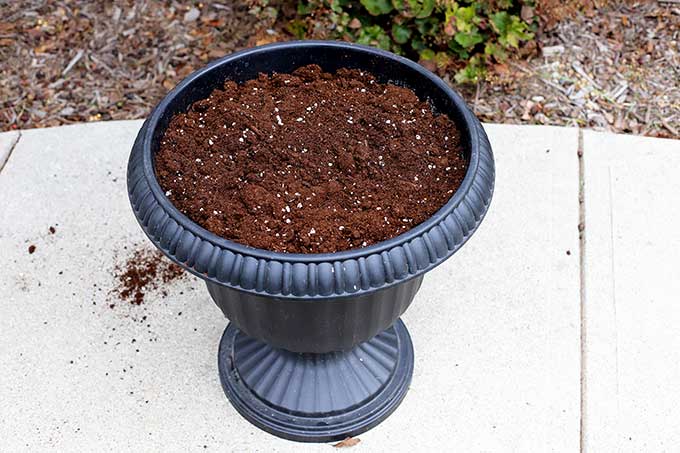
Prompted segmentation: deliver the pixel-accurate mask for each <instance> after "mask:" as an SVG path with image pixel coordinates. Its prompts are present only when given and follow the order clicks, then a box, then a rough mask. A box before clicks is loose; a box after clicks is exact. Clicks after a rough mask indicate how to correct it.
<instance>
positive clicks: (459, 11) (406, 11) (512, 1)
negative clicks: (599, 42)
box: [254, 0, 536, 83]
mask: <svg viewBox="0 0 680 453" xmlns="http://www.w3.org/2000/svg"><path fill="white" fill-rule="evenodd" d="M254 1H255V3H256V4H259V5H256V8H272V7H273V6H272V5H274V4H275V3H276V2H275V1H271V0H254ZM533 1H534V0H461V1H454V0H359V1H357V0H307V1H303V0H299V1H298V4H297V14H295V17H293V18H292V19H290V20H289V21H288V23H287V29H288V31H289V32H290V33H292V34H293V35H294V36H295V37H297V38H299V39H305V38H307V39H309V38H316V39H344V40H350V41H355V42H358V43H360V44H368V45H372V46H376V47H380V48H383V49H386V50H390V51H392V52H395V53H398V54H401V55H405V56H407V57H409V58H412V59H415V60H420V61H421V62H422V63H424V64H425V65H426V66H428V67H430V68H431V69H434V70H438V71H439V72H441V73H445V72H455V79H456V81H457V82H459V83H463V82H476V81H478V80H480V79H481V78H483V77H484V75H485V73H486V68H487V67H488V66H489V65H492V64H495V63H500V62H502V61H503V60H504V59H505V58H506V57H507V55H508V53H510V52H513V51H516V50H518V49H519V48H520V46H521V45H522V43H523V42H525V41H529V40H531V39H533V37H534V29H535V28H536V24H535V23H534V20H535V19H534V15H533ZM279 4H281V2H279Z"/></svg>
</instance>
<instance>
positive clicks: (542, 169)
mask: <svg viewBox="0 0 680 453" xmlns="http://www.w3.org/2000/svg"><path fill="white" fill-rule="evenodd" d="M140 126H141V122H140V121H123V122H106V123H91V124H82V125H75V126H67V127H61V128H54V129H43V130H28V131H22V133H21V136H20V137H19V134H18V133H9V134H0V156H3V155H6V154H8V153H9V150H11V149H12V146H13V147H14V149H13V151H12V153H11V156H10V157H9V159H8V160H7V163H6V164H5V166H4V168H3V169H2V171H0V251H2V257H3V262H2V265H1V267H0V294H2V295H3V297H2V299H1V300H0V367H1V368H0V369H2V372H1V373H0V408H1V409H0V451H12V452H14V451H44V450H51V451H82V450H84V449H85V450H91V451H164V452H167V451H178V452H179V451H195V450H198V451H206V449H207V451H214V450H219V451H249V452H250V451H267V452H269V451H300V450H301V449H302V450H303V451H331V450H330V448H331V447H329V446H328V445H325V444H321V445H302V447H304V448H301V444H297V443H293V442H288V441H284V440H281V439H278V438H276V437H273V436H271V435H269V434H266V433H264V432H262V431H260V430H258V429H257V428H255V427H253V426H252V425H250V424H249V423H248V422H246V421H245V420H244V419H242V418H241V417H240V416H239V415H238V414H237V413H236V411H235V410H234V409H233V408H232V407H231V405H230V404H229V403H228V401H227V400H226V398H225V396H224V394H223V392H222V389H221V386H220V384H219V379H218V375H217V369H216V366H217V364H216V353H217V345H218V341H219V338H220V335H221V333H222V330H223V329H224V327H225V326H226V324H227V320H225V319H224V317H223V316H222V315H221V312H220V311H219V310H218V309H217V307H216V306H215V305H214V304H213V303H212V301H211V300H210V297H209V296H208V293H207V291H206V290H205V288H204V285H203V284H202V283H201V282H200V281H199V280H198V279H195V278H194V277H190V278H186V279H184V280H180V281H177V282H174V283H173V284H171V285H170V286H169V287H168V288H166V289H167V291H168V296H167V297H165V298H163V297H162V296H161V294H160V293H158V292H155V293H152V294H150V295H148V296H147V298H146V301H145V303H144V304H143V305H141V306H133V305H129V304H124V303H120V302H117V303H116V307H115V308H114V309H111V308H109V304H110V303H111V297H112V296H111V295H110V294H109V293H110V291H111V290H112V289H113V287H114V284H115V282H114V278H113V275H112V271H113V267H114V266H115V264H116V263H121V262H123V261H124V260H125V258H126V257H127V256H129V254H130V253H131V251H132V250H133V249H134V248H135V247H148V248H150V247H151V246H150V245H148V244H147V241H146V239H145V238H144V235H143V233H142V232H141V230H140V229H139V227H138V226H137V224H136V222H135V220H134V217H133V215H132V213H131V211H130V208H129V205H128V202H127V195H126V190H125V166H126V162H127V156H128V153H129V150H130V147H131V145H132V141H133V140H134V136H135V134H136V131H137V130H138V128H139V127H140ZM485 127H486V129H487V131H488V133H489V136H490V139H491V142H492V145H493V148H494V151H495V156H496V164H497V182H496V193H495V196H494V200H493V203H492V207H491V209H490V211H489V214H488V216H487V219H486V220H485V222H484V223H483V224H482V226H481V227H480V229H479V230H478V232H477V233H476V234H475V236H473V238H472V239H471V240H470V241H469V243H468V244H466V245H465V246H464V247H463V249H462V250H461V251H460V252H459V253H457V254H456V255H455V256H454V257H453V258H452V259H450V260H448V261H447V262H446V263H445V264H444V265H442V266H440V267H439V268H437V269H435V270H434V271H432V272H431V273H429V274H428V275H427V276H426V278H425V281H424V283H423V286H422V289H421V291H420V292H419V294H418V295H417V296H416V300H415V301H414V303H413V305H412V306H411V308H410V309H409V310H408V311H407V313H406V315H405V316H404V321H405V323H406V325H407V327H408V328H409V330H410V333H411V336H412V338H413V341H414V346H415V352H416V366H415V373H414V378H413V383H412V385H411V388H410V391H409V393H408V394H407V396H406V399H405V400H404V402H403V403H402V405H401V406H400V407H399V408H398V409H397V411H396V412H395V413H394V414H393V415H392V416H391V417H389V418H388V419H387V420H386V421H385V422H383V423H382V424H380V425H379V426H378V427H376V428H374V429H373V430H371V431H369V432H367V433H365V434H363V435H361V436H360V439H361V443H359V444H358V445H357V446H355V447H353V448H352V451H367V452H368V451H404V452H406V451H408V452H411V451H416V450H417V451H451V450H455V451H574V452H575V451H579V448H580V445H581V444H583V445H584V446H586V447H589V448H588V450H589V451H611V450H612V448H610V447H612V446H613V447H617V448H618V449H622V448H629V447H630V448H631V451H634V450H632V448H633V447H637V451H646V450H648V449H651V450H660V449H661V450H662V449H663V448H659V447H663V446H664V445H665V446H666V447H667V448H668V449H670V446H671V445H677V444H678V437H677V436H678V431H677V430H676V429H675V427H674V426H673V422H672V420H673V419H676V420H677V418H678V416H680V409H677V408H678V407H680V401H678V400H677V395H679V394H680V392H679V391H678V390H680V383H679V382H680V380H679V379H678V378H679V377H680V376H679V375H678V370H679V368H678V367H677V363H679V360H678V359H680V356H678V354H680V353H678V351H679V350H680V348H678V346H680V341H679V340H678V338H679V336H678V334H677V332H676V331H674V330H673V326H677V325H678V322H680V306H678V305H677V304H673V302H675V301H677V300H678V297H677V294H678V290H680V288H679V287H678V286H677V278H675V280H674V279H673V277H674V276H675V277H677V271H676V270H677V269H678V267H679V266H678V265H679V264H680V253H679V252H680V244H679V243H678V236H677V234H675V231H676V229H677V228H674V226H675V225H677V223H678V221H680V212H679V211H677V209H678V201H679V198H680V195H679V194H680V186H678V184H679V183H678V182H677V181H678V179H677V178H676V177H675V175H674V171H675V169H677V168H678V165H677V164H678V163H680V162H679V160H680V142H679V141H669V140H666V141H664V140H652V139H641V138H635V137H620V136H614V135H606V134H596V133H591V132H585V133H584V134H583V147H584V149H583V152H584V155H585V159H584V161H583V163H584V170H585V171H584V173H583V174H582V175H580V173H579V160H578V157H577V151H578V149H579V134H580V132H579V131H578V130H577V129H565V128H555V127H538V126H502V125H486V126H485ZM17 139H18V142H17V143H16V144H15V143H14V142H16V141H17ZM5 150H7V151H5ZM3 153H4V154H3ZM628 162H630V163H628ZM674 164H675V165H674ZM607 168H609V170H607ZM612 169H613V170H612ZM603 174H604V175H605V176H607V175H609V174H612V175H613V176H612V178H613V179H612V181H614V182H613V183H608V182H607V181H609V180H608V179H607V178H608V177H609V176H607V178H604V179H603V176H602V175H603ZM591 178H592V179H593V181H594V182H592V183H591ZM581 179H585V184H584V190H585V195H586V203H585V211H580V208H579V202H578V200H579V182H580V180H581ZM608 184H609V185H608ZM611 194H614V197H616V198H614V199H615V200H616V203H612V202H611ZM619 194H620V195H619ZM608 197H609V198H608ZM612 213H613V214H612ZM638 214H640V215H639V216H638ZM583 215H585V220H586V243H585V245H586V246H585V248H584V249H583V252H584V255H583V257H582V256H581V251H582V249H581V248H580V246H579V231H578V224H579V221H580V220H581V216H583ZM612 216H613V218H614V220H612ZM650 225H651V226H650ZM50 226H54V227H55V228H56V233H55V234H49V232H48V228H49V227H50ZM648 243H649V244H648ZM29 245H35V246H36V250H35V252H34V253H33V254H29V253H28V247H29ZM614 250H616V252H614ZM581 259H583V263H584V265H581ZM582 272H583V273H584V275H585V280H584V281H583V282H582V281H581V273H582ZM636 277H637V278H636ZM614 279H615V280H616V284H615V285H614V284H613V283H612V282H613V281H614ZM672 282H675V283H672ZM651 286H653V288H651ZM612 288H614V289H615V292H616V298H615V299H613V298H612V295H611V294H610V292H611V291H612ZM612 300H615V301H616V303H612ZM640 304H644V305H640ZM642 307H644V310H643V309H642ZM582 309H583V310H582ZM613 310H614V311H615V313H614V315H613V316H614V317H612V311H613ZM582 311H583V312H582ZM180 313H181V315H180ZM144 316H146V318H145V319H143V317H144ZM589 317H591V318H589ZM582 325H583V326H584V327H585V329H584V331H583V334H584V336H583V340H584V347H583V348H582V331H581V326H582ZM612 326H614V327H612ZM676 330H677V329H676ZM133 339H134V342H133ZM582 351H583V356H584V357H585V358H586V361H585V362H584V364H585V365H587V367H585V366H583V364H582ZM637 364H639V366H638V365H637ZM672 366H675V368H672ZM613 369H616V370H617V373H614V372H613V371H612V370H613ZM612 373H614V374H612ZM622 373H623V374H622ZM624 374H625V376H624ZM612 376H614V377H612ZM582 377H583V378H584V382H583V385H582V382H581V381H582ZM644 378H646V379H648V381H647V382H644V383H641V382H640V381H639V380H640V379H644ZM613 383H617V386H616V387H613ZM614 389H615V390H614ZM672 392H674V396H671V397H668V394H669V393H672ZM582 397H583V398H585V400H584V405H583V407H582V404H581V400H582ZM614 397H616V398H615V399H614V400H612V398H614ZM612 401H616V404H614V403H613V402H612ZM657 401H658V403H657ZM612 417H613V418H614V419H615V420H616V422H615V423H612V419H613V418H612ZM635 417H638V418H639V417H647V418H646V419H644V421H643V422H640V420H639V419H638V420H637V425H634V426H633V423H635V422H636V419H635ZM664 417H665V418H664ZM655 426H656V427H660V428H659V429H660V431H656V430H655V429H654V427H655ZM629 435H630V437H633V438H634V441H629V440H628V437H629ZM661 436H663V439H662V440H663V441H664V442H666V443H659V440H658V439H659V437H661ZM611 438H615V440H613V441H611V442H609V443H608V442H607V439H611ZM624 441H625V442H628V443H625V442H624ZM613 442H615V443H613ZM636 442H637V443H636ZM646 446H647V447H649V448H645V447H646ZM614 449H616V448H614Z"/></svg>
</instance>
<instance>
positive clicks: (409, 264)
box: [128, 40, 494, 297]
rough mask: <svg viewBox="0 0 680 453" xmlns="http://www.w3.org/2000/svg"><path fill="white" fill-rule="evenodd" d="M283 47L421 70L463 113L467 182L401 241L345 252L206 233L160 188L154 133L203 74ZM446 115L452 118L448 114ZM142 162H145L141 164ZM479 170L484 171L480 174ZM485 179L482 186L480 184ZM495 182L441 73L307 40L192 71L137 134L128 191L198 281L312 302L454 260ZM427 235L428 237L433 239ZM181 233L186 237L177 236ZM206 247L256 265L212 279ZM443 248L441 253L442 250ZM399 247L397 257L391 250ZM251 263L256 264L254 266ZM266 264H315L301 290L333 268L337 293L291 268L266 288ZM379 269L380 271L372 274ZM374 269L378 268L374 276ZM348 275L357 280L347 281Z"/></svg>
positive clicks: (378, 53)
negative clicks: (286, 249)
mask: <svg viewBox="0 0 680 453" xmlns="http://www.w3.org/2000/svg"><path fill="white" fill-rule="evenodd" d="M285 48H297V49H305V48H328V49H332V50H335V51H342V50H349V51H351V52H353V53H356V52H360V53H364V54H369V55H371V56H375V57H378V58H382V59H389V60H392V61H394V62H396V63H397V64H398V65H403V66H407V67H408V68H409V69H410V70H412V71H415V72H417V73H418V74H419V75H420V76H421V77H424V78H427V79H428V80H429V81H430V82H431V83H432V84H434V85H435V86H436V88H437V89H438V90H440V91H441V93H442V96H446V97H448V98H449V100H450V101H451V102H452V105H453V107H454V109H456V110H457V112H456V113H457V114H459V115H460V117H461V119H462V120H461V121H456V126H457V128H458V129H459V132H460V133H461V135H462V136H463V143H464V146H466V147H467V149H468V150H469V153H470V154H469V155H470V159H469V164H468V169H467V172H466V174H465V177H464V179H463V182H462V184H461V185H460V187H459V188H458V189H457V190H456V191H455V192H454V194H453V195H452V196H451V198H449V200H448V201H447V202H446V203H445V204H444V205H443V206H442V207H440V208H439V209H438V210H437V211H436V212H435V213H434V214H433V215H432V216H431V217H430V218H428V219H427V220H426V221H424V222H422V223H421V224H419V225H417V226H415V227H413V228H411V229H409V230H407V231H405V232H404V233H401V234H399V235H398V236H395V237H393V238H391V239H388V240H386V241H381V242H378V243H376V244H373V245H370V246H367V247H363V248H358V249H350V250H343V251H340V252H336V253H312V254H300V253H281V252H274V251H270V250H266V249H260V248H255V247H249V246H246V245H243V244H239V243H237V242H234V241H232V240H229V239H226V238H224V237H221V236H218V235H216V234H214V233H212V232H210V231H208V230H207V229H205V228H204V227H202V226H201V225H199V224H197V223H196V222H194V221H192V220H191V219H189V218H188V217H187V216H186V215H185V214H183V213H182V212H180V210H179V209H177V207H175V206H174V204H172V202H170V200H169V199H168V198H167V196H166V195H165V192H164V191H163V190H162V189H161V187H160V184H159V183H158V180H157V178H156V173H155V168H154V156H153V151H152V149H153V147H152V142H153V137H154V131H155V130H156V129H157V128H159V127H160V124H161V121H162V117H163V114H164V112H165V111H166V110H167V109H168V107H169V106H170V105H171V103H172V102H173V101H175V99H176V98H177V97H178V96H180V95H181V94H182V92H184V91H185V90H187V89H189V88H190V86H191V85H192V84H193V83H196V82H197V81H198V80H200V79H201V78H202V77H203V76H204V75H205V74H206V73H208V72H210V71H213V70H215V69H216V68H218V67H220V66H221V65H225V64H229V63H232V62H233V61H235V60H238V59H241V58H244V57H247V56H256V55H258V54H265V55H266V54H267V53H268V52H270V51H272V50H273V49H285ZM395 80H398V79H395ZM441 113H442V114H450V113H451V112H450V111H449V112H441ZM138 147H139V148H141V149H139V150H135V148H138ZM136 152H137V153H141V156H135V153H136ZM139 160H141V162H140V161H139ZM139 164H141V167H142V168H141V174H140V173H139V169H138V168H136V166H139ZM480 166H481V167H483V168H482V169H481V170H482V171H481V173H480ZM480 175H481V177H482V179H484V181H481V182H480ZM141 180H144V181H145V183H146V186H145V187H143V188H141V189H140V188H139V186H140V185H142V184H139V183H140V181H141ZM493 185H494V165H493V155H492V152H491V147H490V145H489V144H488V139H487V138H486V134H485V133H484V131H483V129H482V127H481V124H480V123H479V120H477V118H476V117H475V116H474V115H473V114H472V112H471V111H470V109H469V108H468V106H467V104H466V103H465V101H463V99H462V98H461V97H460V95H458V93H456V92H455V91H454V90H453V89H452V88H451V87H449V86H448V85H447V84H446V83H445V82H444V81H443V80H442V79H440V78H439V77H438V76H436V75H435V74H433V73H432V72H430V71H428V70H427V69H425V68H424V67H423V66H421V65H419V64H418V63H416V62H413V61H411V60H408V59H407V58H404V57H401V56H398V55H395V54H392V53H391V52H387V51H384V50H380V49H376V48H372V47H368V46H363V45H358V44H353V43H346V42H338V41H312V40H310V41H289V42H284V43H274V44H268V45H264V46H259V47H254V48H249V49H245V50H242V51H240V52H236V53H233V54H230V55H228V56H225V57H223V58H221V59H218V60H216V61H213V62H211V63H209V64H208V65H206V66H205V67H203V68H201V69H199V70H197V71H195V72H194V73H192V74H191V75H189V76H188V77H187V78H185V79H184V80H183V81H182V82H180V83H179V84H178V85H177V86H176V87H175V88H174V89H172V90H171V91H170V92H169V93H168V94H167V95H166V96H165V97H164V98H163V99H162V100H161V102H160V103H159V104H158V105H157V106H156V107H155V108H154V110H153V111H152V113H151V116H150V117H149V118H148V119H147V121H146V122H145V124H144V125H143V126H142V129H141V130H140V132H139V135H138V137H137V141H136V143H135V147H134V148H133V152H132V154H131V157H130V163H129V166H128V191H129V195H130V199H131V202H132V205H133V209H134V211H135V214H136V217H137V219H138V221H139V222H140V224H141V225H142V228H143V229H144V231H145V233H146V234H147V236H149V238H150V239H151V240H152V242H154V244H155V245H156V246H157V247H158V248H160V249H161V250H162V251H163V252H164V253H165V254H166V255H168V256H169V257H170V258H171V259H173V260H174V261H176V262H178V263H179V264H180V265H182V266H183V267H184V268H186V269H187V270H189V271H191V272H192V273H194V274H195V275H197V276H199V277H201V278H204V279H207V280H210V281H213V282H216V283H219V284H222V285H226V286H230V287H232V288H234V289H241V290H246V291H249V292H257V293H263V292H264V293H266V294H270V295H283V296H284V297H286V296H292V297H295V296H297V297H309V296H316V295H318V296H323V297H327V296H329V295H335V296H336V297H337V295H348V293H351V295H356V293H357V292H358V293H363V292H366V291H368V290H371V291H372V290H377V289H381V288H384V287H386V286H391V285H392V284H396V283H399V282H401V281H404V280H407V279H410V278H413V277H415V276H417V275H420V274H422V273H424V272H426V271H428V270H430V269H431V268H433V267H434V266H436V265H438V264H440V263H441V262H443V261H444V260H445V259H447V258H448V257H450V256H451V255H452V254H453V253H454V252H455V251H456V250H457V249H458V248H460V246H462V245H463V244H464V243H465V242H466V241H467V239H468V238H469V237H470V236H471V235H472V233H473V232H474V231H475V230H476V228H477V226H478V225H479V223H480V222H481V220H482V218H483V217H484V214H485V213H486V211H487V209H488V206H489V203H490V200H491V195H492V193H493ZM136 192H138V193H136ZM148 192H151V194H152V195H153V198H154V199H155V200H154V201H155V203H153V202H149V200H148ZM470 198H473V199H470ZM158 207H160V208H161V210H162V211H164V219H163V221H164V222H165V223H167V220H168V218H169V219H171V220H173V221H174V222H176V223H177V225H178V228H176V230H179V231H180V233H178V232H177V231H173V232H174V233H176V234H175V244H174V245H173V246H168V247H163V246H162V245H161V242H163V241H162V240H161V237H160V236H163V234H165V236H166V238H165V239H166V242H167V241H168V240H169V239H168V238H167V236H168V235H169V234H170V232H168V231H166V230H167V229H168V228H166V226H167V225H166V224H164V225H163V226H158V228H157V229H160V230H162V231H161V232H158V231H156V232H155V233H154V232H153V231H151V230H153V229H152V228H151V226H150V225H149V222H150V221H151V220H152V217H153V215H152V214H153V213H154V211H156V210H157V208H158ZM458 211H465V212H458ZM453 214H455V217H456V218H455V219H454V220H453V221H452V222H453V223H451V222H448V223H447V219H449V218H450V217H451V216H452V215H453ZM456 224H457V225H456ZM447 226H448V228H447ZM179 227H181V228H179ZM435 229H438V231H437V233H438V236H437V237H436V238H435V237H434V236H433V235H432V232H433V231H434V230H435ZM453 230H455V231H453ZM187 233H189V236H190V237H189V236H187V241H189V242H191V243H192V245H193V246H189V245H188V246H187V247H186V248H187V250H186V251H185V252H186V253H183V255H186V259H181V258H182V257H181V256H178V253H174V252H172V251H171V249H173V248H176V247H179V246H178V245H177V243H178V242H181V239H182V238H184V236H185V235H186V234H187ZM428 233H430V234H429V235H428ZM178 235H179V236H181V237H180V238H177V236H178ZM154 236H156V237H154ZM440 236H443V237H440ZM416 241H418V244H416V243H415V242H416ZM202 242H207V243H209V244H210V245H211V246H212V247H210V248H211V249H221V251H225V252H231V253H232V254H233V255H234V256H235V257H236V258H233V257H230V259H231V260H232V261H237V262H238V265H239V266H240V267H241V268H242V267H244V262H245V261H246V260H251V266H250V268H251V269H249V270H247V271H246V270H244V269H241V268H239V273H240V274H242V275H241V276H233V275H231V274H232V273H233V272H231V270H230V271H229V272H228V273H229V275H228V276H227V277H228V278H224V279H223V278H217V277H215V274H217V273H219V271H216V270H215V269H209V268H210V267H212V268H214V267H215V262H216V261H218V260H217V259H214V258H213V257H207V256H204V257H203V259H202V261H203V262H204V263H203V265H201V266H197V265H195V263H196V262H197V261H200V260H201V257H200V256H197V255H200V252H201V250H198V249H200V248H201V247H200V246H201V243H202ZM435 242H436V243H435ZM442 244H443V245H442ZM409 245H410V247H409ZM442 247H443V249H444V250H442ZM395 250H396V254H395V253H393V252H395ZM211 252H212V250H211ZM207 253H208V252H205V253H204V255H206V254H207ZM212 255H214V253H212ZM372 257H380V258H381V260H382V263H373V264H371V263H367V262H366V261H367V259H368V258H372ZM208 261H210V264H208V263H207V262H208ZM252 261H254V262H255V263H254V264H253V263H252ZM263 261H264V262H265V263H271V262H275V263H278V264H280V265H281V266H284V267H286V266H287V267H291V266H292V267H297V266H296V265H299V266H302V267H304V268H308V267H309V266H310V265H311V266H315V269H314V270H310V272H309V278H307V269H304V270H303V269H299V270H298V272H297V274H303V273H304V274H305V275H304V276H300V275H298V277H299V278H303V279H304V280H305V283H304V284H303V283H300V284H299V285H297V286H300V285H303V286H305V287H309V286H310V285H311V283H310V282H309V281H307V280H311V279H312V273H313V272H317V273H320V272H321V271H320V270H319V269H318V268H319V267H320V266H319V265H323V264H326V263H328V264H330V265H332V266H333V268H332V269H330V273H331V274H333V273H335V274H336V275H334V276H333V275H330V276H327V277H328V278H330V279H331V280H333V281H331V282H330V283H329V284H328V285H330V286H331V287H332V290H331V291H330V292H329V291H328V290H326V289H324V288H318V289H319V291H317V288H313V289H312V293H316V294H309V288H307V289H305V290H303V289H302V288H299V290H298V291H296V290H295V287H296V280H295V276H292V277H291V276H290V275H286V273H287V274H294V273H295V272H294V270H291V269H288V270H286V269H282V270H279V269H277V271H276V272H278V273H280V274H282V277H281V278H282V283H278V284H275V285H274V286H273V287H271V288H267V284H266V283H264V284H263V283H262V282H261V280H262V279H263V278H266V276H264V275H259V274H265V273H266V271H264V270H261V269H260V267H262V266H261V264H262V263H261V262H263ZM362 261H363V263H362ZM374 261H375V260H374ZM337 263H340V264H341V267H342V268H340V269H339V268H338V266H337V265H336V264H337ZM346 263H350V264H349V265H348V266H349V267H351V268H352V269H345V264H346ZM231 265H233V266H235V265H236V263H231ZM376 265H377V266H378V267H381V268H382V269H375V268H376ZM203 268H208V269H203ZM372 268H373V270H374V271H373V272H372ZM230 269H231V268H230ZM246 273H249V274H257V275H253V276H250V277H248V278H247V280H249V282H248V283H247V284H246V285H243V284H242V283H243V278H244V277H243V274H246ZM366 273H372V275H370V276H368V277H366V276H364V277H362V276H361V274H366ZM337 274H341V275H337ZM343 274H344V275H343ZM350 275H353V276H351V277H350ZM315 277H318V276H315ZM287 279H288V280H287ZM291 279H292V280H293V281H292V283H291V282H290V281H289V280H291ZM251 280H252V282H251ZM343 280H344V281H343ZM367 280H368V282H367ZM286 285H288V287H290V288H289V289H290V290H287V289H286ZM328 285H326V286H328ZM320 286H323V285H320Z"/></svg>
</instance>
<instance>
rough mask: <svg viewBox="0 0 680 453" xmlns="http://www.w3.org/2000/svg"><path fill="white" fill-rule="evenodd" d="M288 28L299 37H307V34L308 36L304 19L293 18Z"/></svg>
mask: <svg viewBox="0 0 680 453" xmlns="http://www.w3.org/2000/svg"><path fill="white" fill-rule="evenodd" d="M286 29H287V30H288V31H289V32H290V33H291V34H292V35H293V36H295V38H297V39H305V36H307V26H306V25H305V23H304V21H301V20H291V21H290V22H288V25H287V26H286Z"/></svg>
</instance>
